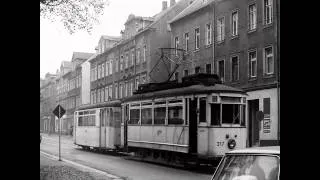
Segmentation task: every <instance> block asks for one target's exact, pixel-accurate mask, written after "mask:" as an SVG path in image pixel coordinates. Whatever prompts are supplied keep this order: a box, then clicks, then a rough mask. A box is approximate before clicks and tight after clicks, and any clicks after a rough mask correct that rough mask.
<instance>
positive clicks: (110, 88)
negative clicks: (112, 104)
mask: <svg viewBox="0 0 320 180" xmlns="http://www.w3.org/2000/svg"><path fill="white" fill-rule="evenodd" d="M109 97H110V100H111V99H112V98H113V96H112V85H110V86H109Z"/></svg>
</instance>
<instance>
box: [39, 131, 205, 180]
mask: <svg viewBox="0 0 320 180" xmlns="http://www.w3.org/2000/svg"><path fill="white" fill-rule="evenodd" d="M40 151H43V152H46V153H50V154H53V155H56V156H58V155H59V144H58V136H56V135H52V136H47V135H44V136H43V139H42V142H41V144H40ZM61 157H62V158H63V159H67V160H71V161H73V162H77V163H80V164H83V165H86V166H89V167H92V168H96V169H98V170H101V171H104V172H107V173H110V174H113V175H115V176H118V177H121V178H123V179H128V180H164V179H165V180H180V179H181V180H195V179H196V180H210V177H211V175H208V174H203V173H197V172H190V171H187V170H182V169H177V168H171V167H166V166H162V165H156V164H150V163H145V162H139V161H132V160H126V159H124V158H122V157H119V156H112V155H106V154H99V153H93V152H88V151H84V150H82V149H81V148H79V147H78V146H76V145H74V144H73V141H72V138H70V137H68V138H67V137H65V136H62V138H61Z"/></svg>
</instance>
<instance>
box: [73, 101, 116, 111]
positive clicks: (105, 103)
mask: <svg viewBox="0 0 320 180" xmlns="http://www.w3.org/2000/svg"><path fill="white" fill-rule="evenodd" d="M101 107H121V101H120V100H114V101H108V102H103V103H98V104H90V105H82V106H80V107H79V108H78V109H77V110H85V109H93V108H101Z"/></svg>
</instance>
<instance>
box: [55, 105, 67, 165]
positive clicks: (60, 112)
mask: <svg viewBox="0 0 320 180" xmlns="http://www.w3.org/2000/svg"><path fill="white" fill-rule="evenodd" d="M65 113H66V110H65V109H63V108H62V107H61V106H60V104H58V106H57V107H56V108H55V109H54V110H53V114H54V115H56V116H57V117H58V118H59V161H61V141H60V139H61V120H60V118H61V117H62V116H63V115H64V114H65Z"/></svg>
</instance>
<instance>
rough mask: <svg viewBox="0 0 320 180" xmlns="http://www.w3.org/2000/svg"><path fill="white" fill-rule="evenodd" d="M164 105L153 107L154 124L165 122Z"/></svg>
mask: <svg viewBox="0 0 320 180" xmlns="http://www.w3.org/2000/svg"><path fill="white" fill-rule="evenodd" d="M165 119H166V107H155V108H154V124H165Z"/></svg>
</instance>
